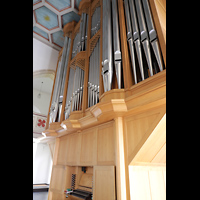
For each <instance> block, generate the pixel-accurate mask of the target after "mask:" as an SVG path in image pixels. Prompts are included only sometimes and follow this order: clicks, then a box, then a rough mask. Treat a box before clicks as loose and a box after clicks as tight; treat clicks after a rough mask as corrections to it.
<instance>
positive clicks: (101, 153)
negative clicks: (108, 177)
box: [97, 121, 115, 165]
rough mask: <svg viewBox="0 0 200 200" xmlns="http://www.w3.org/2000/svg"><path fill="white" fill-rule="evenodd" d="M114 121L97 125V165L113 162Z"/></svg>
mask: <svg viewBox="0 0 200 200" xmlns="http://www.w3.org/2000/svg"><path fill="white" fill-rule="evenodd" d="M113 125H114V122H113V121H112V122H109V123H108V124H104V125H102V126H99V127H98V134H97V165H114V164H115V146H114V144H115V134H114V127H113Z"/></svg>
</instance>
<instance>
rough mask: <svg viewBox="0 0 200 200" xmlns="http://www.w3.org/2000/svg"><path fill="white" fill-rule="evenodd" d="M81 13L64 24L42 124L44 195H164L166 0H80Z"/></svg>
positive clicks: (125, 198) (120, 198)
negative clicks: (50, 149)
mask: <svg viewBox="0 0 200 200" xmlns="http://www.w3.org/2000/svg"><path fill="white" fill-rule="evenodd" d="M149 11H150V12H149ZM79 15H80V21H79V22H78V23H76V22H75V21H72V22H70V23H68V24H66V25H65V26H64V28H63V32H64V34H65V43H64V45H65V46H64V47H63V49H62V50H61V51H60V53H59V56H58V63H57V70H56V77H55V80H54V85H53V90H52V96H51V101H50V106H49V115H48V119H47V125H46V130H45V131H43V133H44V134H45V136H46V137H47V138H49V139H52V141H53V140H54V141H55V149H54V156H53V166H52V175H51V182H50V187H49V195H48V200H64V199H66V198H68V199H93V200H103V199H108V200H116V199H117V200H129V199H131V200H133V199H134V200H135V199H139V200H141V199H165V192H166V189H165V188H166V178H165V177H166V176H165V173H166V128H165V126H166V1H165V0H148V1H147V0H124V1H123V0H82V1H81V2H80V5H79ZM116 38H118V40H117V39H116ZM83 167H85V169H86V171H85V172H83V171H82V168H83ZM66 189H72V190H73V192H72V194H68V197H66V194H65V193H64V191H65V190H66ZM81 192H82V194H81ZM73 194H74V195H73ZM88 194H89V195H88Z"/></svg>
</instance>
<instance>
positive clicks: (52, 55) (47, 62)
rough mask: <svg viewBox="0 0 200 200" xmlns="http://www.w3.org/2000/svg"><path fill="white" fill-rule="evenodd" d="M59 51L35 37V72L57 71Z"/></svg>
mask: <svg viewBox="0 0 200 200" xmlns="http://www.w3.org/2000/svg"><path fill="white" fill-rule="evenodd" d="M58 53H59V51H58V50H55V49H53V48H52V47H50V46H48V45H46V44H44V43H42V42H40V41H39V40H37V39H35V38H33V72H35V71H39V70H54V71H56V65H57V60H58Z"/></svg>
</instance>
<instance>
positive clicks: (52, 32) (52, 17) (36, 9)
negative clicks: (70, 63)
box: [33, 0, 81, 50]
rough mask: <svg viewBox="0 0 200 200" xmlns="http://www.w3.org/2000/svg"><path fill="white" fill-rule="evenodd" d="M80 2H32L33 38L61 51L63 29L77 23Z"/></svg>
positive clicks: (78, 0) (67, 0)
mask: <svg viewBox="0 0 200 200" xmlns="http://www.w3.org/2000/svg"><path fill="white" fill-rule="evenodd" d="M80 1H81V0H33V37H34V38H36V39H38V40H40V41H41V42H44V43H45V44H48V45H49V46H51V47H53V48H55V49H57V50H61V48H62V47H63V44H64V36H63V34H64V33H63V27H64V26H65V24H67V23H69V22H71V21H73V20H75V21H76V22H78V21H79V20H80V16H79V15H78V6H79V3H80Z"/></svg>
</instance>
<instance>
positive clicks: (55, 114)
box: [47, 0, 165, 128]
mask: <svg viewBox="0 0 200 200" xmlns="http://www.w3.org/2000/svg"><path fill="white" fill-rule="evenodd" d="M119 4H120V6H119ZM122 9H123V10H122ZM119 13H123V16H122V15H120V16H119ZM79 14H80V21H79V22H78V23H75V22H70V23H68V24H67V25H65V27H64V33H65V41H64V46H63V50H62V54H60V57H59V59H58V66H57V72H56V77H55V83H54V87H53V88H54V89H53V92H52V100H51V104H50V112H49V119H48V120H49V121H48V122H49V123H48V124H51V123H52V122H61V121H63V120H66V119H68V118H69V117H70V115H71V113H72V112H75V111H80V112H83V111H85V109H87V108H90V107H92V106H94V105H95V104H97V103H98V102H99V101H100V100H99V99H100V96H101V95H102V94H103V93H105V92H107V91H109V90H112V89H123V88H126V85H125V79H126V78H128V77H131V83H132V84H131V85H134V84H137V83H139V82H141V81H143V80H145V79H147V78H148V77H151V76H153V75H154V74H156V73H159V72H161V71H163V70H164V69H165V63H164V60H163V55H162V51H161V49H160V44H159V37H158V34H157V31H156V27H155V23H154V16H153V13H152V12H151V7H150V4H149V1H148V0H124V1H122V0H93V1H91V0H82V1H81V2H80V5H79ZM72 24H73V25H72ZM123 33H125V34H126V35H125V34H123ZM124 43H127V50H126V49H125V47H126V45H124ZM122 46H123V47H122ZM126 53H128V56H127V55H126V56H124V55H125V54H126ZM125 57H126V58H129V59H128V60H124V58H125ZM126 63H127V64H126ZM128 63H130V65H128ZM128 66H130V69H128V70H127V67H128ZM125 69H126V70H125ZM47 128H48V125H47Z"/></svg>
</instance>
